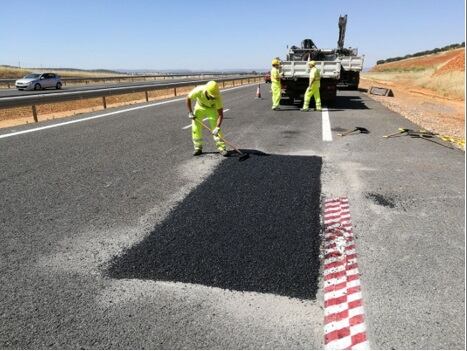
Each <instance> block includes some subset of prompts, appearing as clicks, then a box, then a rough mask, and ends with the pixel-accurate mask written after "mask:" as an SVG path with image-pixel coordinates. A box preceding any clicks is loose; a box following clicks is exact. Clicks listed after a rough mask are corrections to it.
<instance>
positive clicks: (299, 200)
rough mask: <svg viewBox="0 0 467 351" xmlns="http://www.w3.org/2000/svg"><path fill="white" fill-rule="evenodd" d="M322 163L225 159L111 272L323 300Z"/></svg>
mask: <svg viewBox="0 0 467 351" xmlns="http://www.w3.org/2000/svg"><path fill="white" fill-rule="evenodd" d="M321 165H322V160H321V158H320V157H316V156H282V155H267V156H259V155H254V154H252V157H251V159H250V160H249V162H242V163H239V162H237V161H236V160H235V159H229V158H228V159H225V160H224V161H223V162H222V163H221V164H220V165H219V167H218V168H217V169H216V170H215V171H214V172H213V174H212V175H211V176H209V177H208V178H207V179H206V180H205V181H204V182H203V183H202V184H201V185H200V186H198V187H197V188H196V189H195V190H194V191H193V192H191V193H190V194H189V195H188V196H187V197H186V198H185V200H184V201H183V202H182V203H181V204H180V205H179V206H177V207H176V208H175V209H174V210H173V211H172V212H171V214H170V215H169V216H168V218H167V219H166V220H165V221H163V222H162V223H161V224H160V225H158V226H157V227H156V228H155V229H154V230H153V231H152V232H151V233H150V235H149V236H148V237H147V238H146V239H145V240H144V241H142V242H141V243H139V244H137V245H136V246H134V247H132V248H130V249H128V250H127V251H126V252H124V253H123V254H122V255H121V256H119V257H116V258H115V259H114V260H113V262H111V265H110V268H109V269H108V275H109V276H110V277H111V278H117V279H150V280H161V281H175V282H184V283H194V284H202V285H205V286H212V287H219V288H223V289H230V290H237V291H255V292H261V293H272V294H278V295H283V296H289V297H294V298H300V299H315V298H316V292H317V289H318V286H317V285H318V275H319V265H320V262H319V247H320V241H321V239H320V236H319V233H320V217H319V213H320V194H321V181H320V174H321Z"/></svg>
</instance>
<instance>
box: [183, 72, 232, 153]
mask: <svg viewBox="0 0 467 351" xmlns="http://www.w3.org/2000/svg"><path fill="white" fill-rule="evenodd" d="M192 100H196V105H195V109H194V110H193V109H192V107H191V101H192ZM186 106H187V107H188V111H189V113H188V118H190V119H191V120H192V122H191V135H192V139H193V145H194V147H195V151H194V152H193V156H198V155H201V154H202V153H203V126H202V125H201V123H199V122H198V121H202V120H203V119H204V118H207V119H208V121H209V126H210V128H211V134H212V135H213V137H214V141H215V142H216V147H217V150H219V153H220V154H221V155H222V156H227V154H228V152H227V150H226V148H225V144H224V142H223V141H222V140H221V139H220V138H219V137H221V138H222V137H223V136H222V132H221V124H222V120H223V119H224V105H223V104H222V97H221V93H220V91H219V86H218V85H217V83H216V82H215V81H213V80H211V81H209V82H207V83H206V84H204V85H198V86H197V87H196V88H194V89H193V90H192V91H190V93H189V94H188V96H187V97H186Z"/></svg>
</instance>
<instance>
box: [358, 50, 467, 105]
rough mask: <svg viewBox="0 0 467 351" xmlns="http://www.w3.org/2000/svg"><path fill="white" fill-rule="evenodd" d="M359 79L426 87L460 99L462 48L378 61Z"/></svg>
mask: <svg viewBox="0 0 467 351" xmlns="http://www.w3.org/2000/svg"><path fill="white" fill-rule="evenodd" d="M361 77H362V79H365V78H366V79H371V80H373V81H375V82H386V83H395V84H399V85H401V84H402V85H406V86H412V87H420V88H424V89H429V90H431V91H432V92H434V93H436V94H437V95H439V96H444V97H448V98H453V99H459V100H463V99H464V95H465V48H464V47H462V48H459V49H452V50H448V51H442V52H438V53H435V54H428V55H423V56H417V57H410V58H407V59H403V60H397V61H392V62H387V63H382V64H379V65H376V66H374V67H373V68H372V69H371V70H370V71H369V72H365V73H363V74H362V76H361Z"/></svg>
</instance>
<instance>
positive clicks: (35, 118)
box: [32, 105, 39, 123]
mask: <svg viewBox="0 0 467 351" xmlns="http://www.w3.org/2000/svg"><path fill="white" fill-rule="evenodd" d="M32 117H34V122H36V123H37V122H39V120H38V119H37V110H36V105H32Z"/></svg>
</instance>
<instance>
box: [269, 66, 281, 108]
mask: <svg viewBox="0 0 467 351" xmlns="http://www.w3.org/2000/svg"><path fill="white" fill-rule="evenodd" d="M280 66H281V61H280V60H279V59H278V58H275V59H273V60H272V68H271V90H272V109H273V110H274V111H278V110H279V104H280V101H281V72H280Z"/></svg>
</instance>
